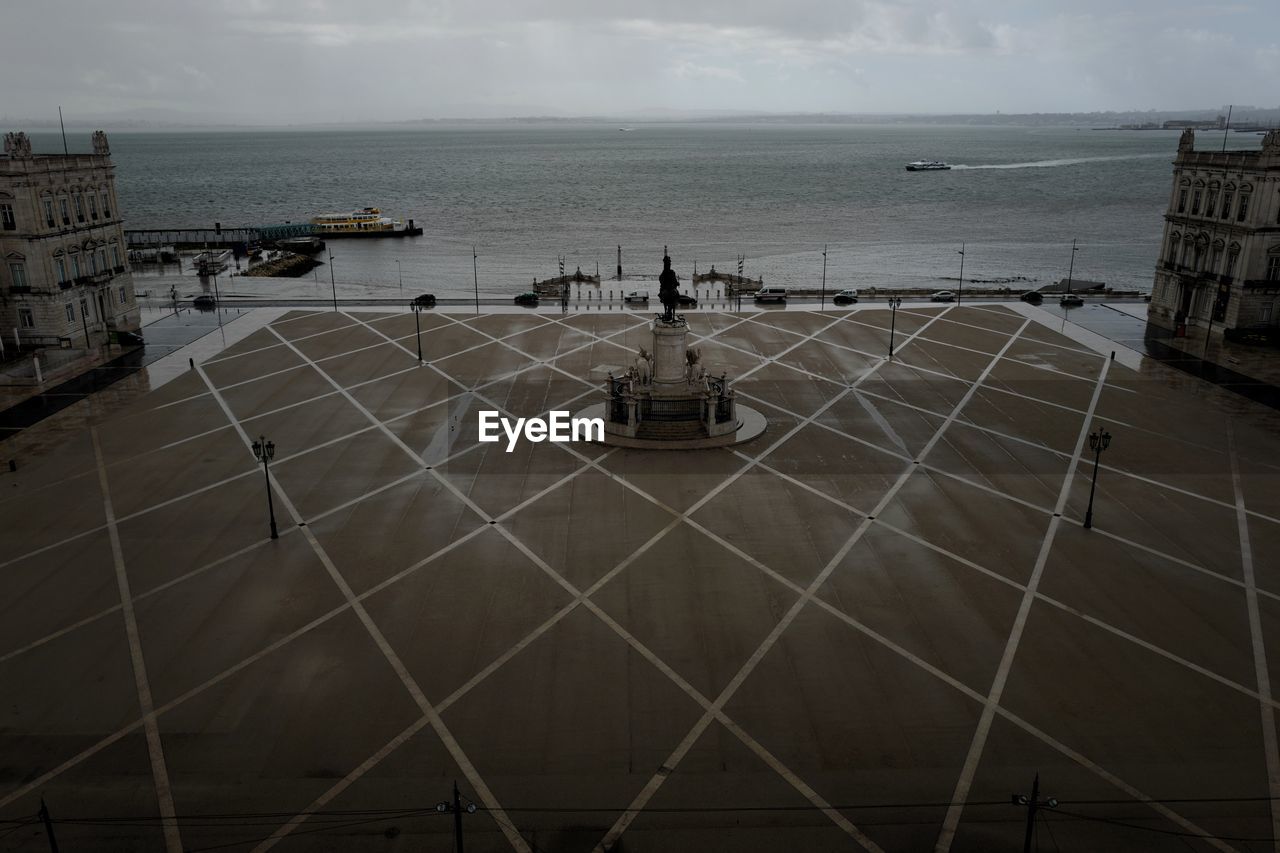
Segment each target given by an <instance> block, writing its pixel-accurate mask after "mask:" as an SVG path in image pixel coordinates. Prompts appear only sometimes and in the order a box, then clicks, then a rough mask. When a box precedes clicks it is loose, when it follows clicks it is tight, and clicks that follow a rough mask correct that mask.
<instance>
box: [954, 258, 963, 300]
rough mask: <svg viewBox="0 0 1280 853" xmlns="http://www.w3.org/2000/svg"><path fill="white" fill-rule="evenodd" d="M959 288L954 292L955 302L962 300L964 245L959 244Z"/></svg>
mask: <svg viewBox="0 0 1280 853" xmlns="http://www.w3.org/2000/svg"><path fill="white" fill-rule="evenodd" d="M959 255H960V287H959V289H958V290H957V291H956V302H959V301H960V300H961V299H963V298H964V243H961V244H960V252H959Z"/></svg>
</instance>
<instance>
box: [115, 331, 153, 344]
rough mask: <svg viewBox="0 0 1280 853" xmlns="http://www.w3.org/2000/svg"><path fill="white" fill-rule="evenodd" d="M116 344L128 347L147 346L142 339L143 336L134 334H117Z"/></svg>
mask: <svg viewBox="0 0 1280 853" xmlns="http://www.w3.org/2000/svg"><path fill="white" fill-rule="evenodd" d="M116 343H118V344H120V345H121V346H126V347H140V346H146V343H147V342H146V341H144V340H143V339H142V335H139V334H136V333H134V332H116Z"/></svg>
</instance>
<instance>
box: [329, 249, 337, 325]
mask: <svg viewBox="0 0 1280 853" xmlns="http://www.w3.org/2000/svg"><path fill="white" fill-rule="evenodd" d="M329 286H330V287H331V288H333V310H334V311H337V310H338V284H337V282H336V281H334V279H333V250H332V249H330V250H329Z"/></svg>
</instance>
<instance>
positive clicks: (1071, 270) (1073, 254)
mask: <svg viewBox="0 0 1280 853" xmlns="http://www.w3.org/2000/svg"><path fill="white" fill-rule="evenodd" d="M1078 251H1080V248H1079V247H1078V246H1076V241H1075V240H1072V241H1071V263H1070V264H1068V265H1067V295H1068V296H1070V295H1071V277H1072V275H1073V274H1074V273H1075V271H1076V252H1078Z"/></svg>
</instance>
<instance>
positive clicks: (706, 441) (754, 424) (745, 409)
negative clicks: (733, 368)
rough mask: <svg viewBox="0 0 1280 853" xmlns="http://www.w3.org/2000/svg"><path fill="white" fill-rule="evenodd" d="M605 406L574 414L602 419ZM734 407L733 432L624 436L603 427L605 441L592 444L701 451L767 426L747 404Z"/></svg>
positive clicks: (753, 435) (736, 441) (725, 444)
mask: <svg viewBox="0 0 1280 853" xmlns="http://www.w3.org/2000/svg"><path fill="white" fill-rule="evenodd" d="M607 407H608V404H607V403H595V404H594V405H591V406H587V407H586V408H585V409H583V410H582V411H580V412H578V413H577V414H575V415H574V417H575V418H603V417H605V415H606V409H607ZM734 409H735V414H736V416H737V421H736V427H735V428H734V429H733V430H732V431H725V432H724V433H721V434H719V435H703V436H696V437H695V436H690V437H662V438H656V437H655V438H646V437H644V436H641V435H626V434H623V433H619V432H612V431H609V430H606V431H605V434H604V441H598V442H595V443H596V444H603V445H605V446H606V447H629V448H635V449H639V450H702V449H705V448H709V447H732V446H733V445H735V444H742V443H743V442H745V441H751V440H752V439H753V438H758V437H760V436H761V435H762V434H763V433H764V431H765V427H767V426H768V425H769V422H768V420H766V419H765V416H764V415H762V414H760V413H759V412H757V411H756V410H755V409H753V408H751V407H750V406H743V405H738V406H735V407H734Z"/></svg>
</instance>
